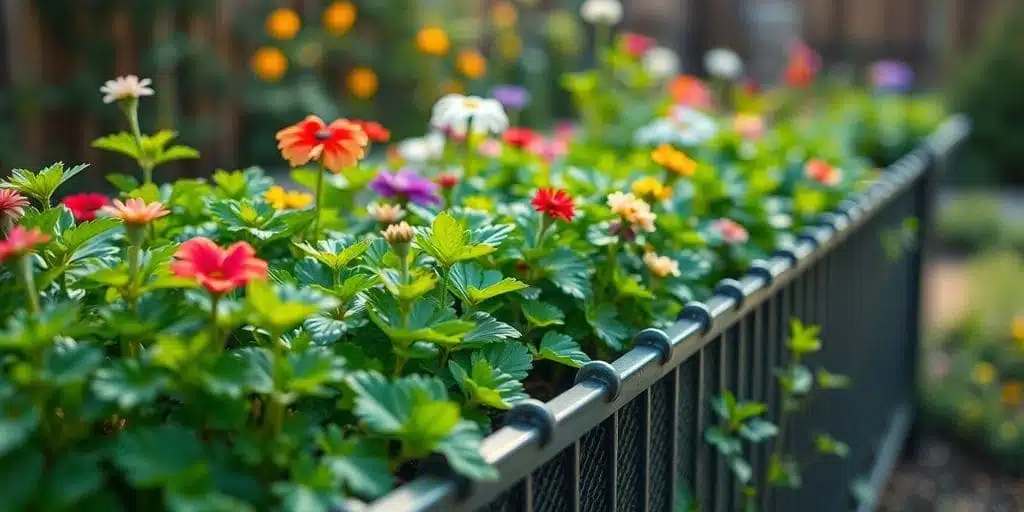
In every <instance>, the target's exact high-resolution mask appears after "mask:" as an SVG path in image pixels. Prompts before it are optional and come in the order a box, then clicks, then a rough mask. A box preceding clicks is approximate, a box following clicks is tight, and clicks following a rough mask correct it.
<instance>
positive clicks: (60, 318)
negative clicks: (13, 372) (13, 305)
mask: <svg viewBox="0 0 1024 512" xmlns="http://www.w3.org/2000/svg"><path fill="white" fill-rule="evenodd" d="M78 312H79V308H78V305H77V304H75V303H71V302H51V303H48V304H46V305H45V306H43V311H42V312H41V313H40V314H38V315H31V314H29V313H28V312H27V311H25V310H20V311H18V312H17V313H15V314H14V315H12V316H11V317H10V318H9V319H8V320H7V327H6V328H5V329H4V330H2V331H0V348H3V349H29V348H34V347H39V346H44V345H50V344H51V343H53V340H54V338H56V337H57V336H62V335H66V334H67V332H68V331H69V330H70V329H71V326H72V325H74V324H75V322H76V321H77V320H78Z"/></svg>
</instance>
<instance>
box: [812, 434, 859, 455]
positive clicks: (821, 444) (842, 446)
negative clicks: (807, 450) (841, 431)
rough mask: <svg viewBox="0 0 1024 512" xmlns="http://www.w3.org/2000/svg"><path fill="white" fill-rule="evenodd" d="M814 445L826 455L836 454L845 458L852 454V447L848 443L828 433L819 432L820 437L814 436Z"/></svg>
mask: <svg viewBox="0 0 1024 512" xmlns="http://www.w3.org/2000/svg"><path fill="white" fill-rule="evenodd" d="M814 446H815V447H816V448H817V449H818V452H819V453H824V454H826V455H835V456H836V457H840V458H844V459H845V458H846V456H847V455H849V454H850V447H849V446H848V445H847V444H846V443H844V442H842V441H840V440H838V439H836V438H834V437H832V436H830V435H828V434H818V437H816V438H814Z"/></svg>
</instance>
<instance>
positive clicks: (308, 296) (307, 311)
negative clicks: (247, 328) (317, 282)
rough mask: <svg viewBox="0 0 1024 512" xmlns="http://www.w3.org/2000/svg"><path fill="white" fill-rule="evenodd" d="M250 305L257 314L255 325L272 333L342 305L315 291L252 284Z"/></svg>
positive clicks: (287, 286) (248, 288) (249, 296)
mask: <svg viewBox="0 0 1024 512" xmlns="http://www.w3.org/2000/svg"><path fill="white" fill-rule="evenodd" d="M246 304H247V305H248V307H249V310H250V311H251V312H252V313H253V315H254V318H253V323H255V324H256V325H259V326H262V327H266V328H268V329H271V330H272V332H284V331H286V330H288V329H291V328H292V327H295V326H297V325H299V324H300V323H302V321H303V320H305V319H306V318H308V317H309V316H311V315H313V314H315V313H319V312H321V311H325V310H328V309H332V308H336V307H338V305H339V304H340V302H339V301H338V300H337V299H335V298H334V297H331V296H328V295H325V294H322V293H320V292H317V291H316V290H313V289H311V288H298V287H296V286H294V285H290V284H278V285H273V284H270V282H268V281H252V282H251V283H249V286H248V287H247V288H246Z"/></svg>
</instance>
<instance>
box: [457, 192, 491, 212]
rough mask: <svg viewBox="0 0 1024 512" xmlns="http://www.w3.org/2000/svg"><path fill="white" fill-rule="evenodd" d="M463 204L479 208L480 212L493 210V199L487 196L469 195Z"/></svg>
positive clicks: (474, 208)
mask: <svg viewBox="0 0 1024 512" xmlns="http://www.w3.org/2000/svg"><path fill="white" fill-rule="evenodd" d="M463 204H464V205H465V206H466V208H470V209H473V210H480V211H482V212H488V213H489V212H491V211H493V210H494V201H492V200H491V198H489V197H487V196H469V197H467V198H466V199H465V200H464V201H463Z"/></svg>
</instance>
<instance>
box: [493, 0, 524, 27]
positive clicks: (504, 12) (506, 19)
mask: <svg viewBox="0 0 1024 512" xmlns="http://www.w3.org/2000/svg"><path fill="white" fill-rule="evenodd" d="M518 20H519V13H518V12H517V11H516V6H515V5H512V2H509V1H508V0H501V1H499V2H497V3H495V4H494V7H492V8H491V23H494V26H495V27H498V28H500V29H510V28H512V27H514V26H516V21H518Z"/></svg>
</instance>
